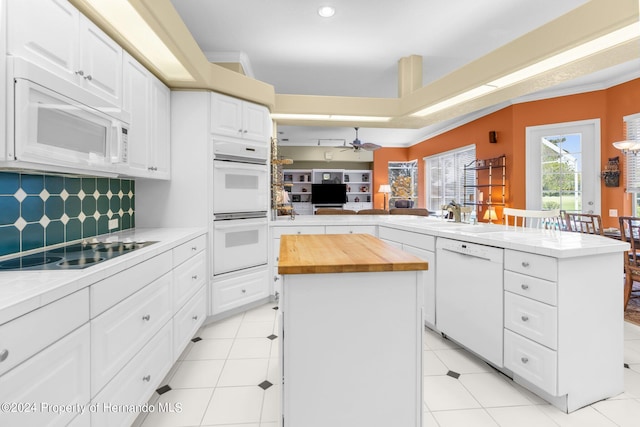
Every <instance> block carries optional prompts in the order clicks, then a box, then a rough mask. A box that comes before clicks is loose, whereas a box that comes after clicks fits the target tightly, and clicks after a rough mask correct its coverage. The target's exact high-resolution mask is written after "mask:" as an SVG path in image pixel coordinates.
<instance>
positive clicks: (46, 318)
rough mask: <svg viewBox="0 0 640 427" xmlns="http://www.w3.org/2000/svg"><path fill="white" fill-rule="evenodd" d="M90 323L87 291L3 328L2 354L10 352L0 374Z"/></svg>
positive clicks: (50, 305) (9, 323)
mask: <svg viewBox="0 0 640 427" xmlns="http://www.w3.org/2000/svg"><path fill="white" fill-rule="evenodd" d="M88 321H89V290H88V289H83V290H81V291H78V292H75V293H73V294H71V295H68V296H66V297H64V298H62V299H60V300H58V301H54V302H52V303H51V304H47V305H45V306H44V307H41V308H39V309H37V310H34V311H32V312H30V313H27V314H25V315H24V316H21V317H18V318H17V319H14V320H12V321H10V322H8V323H5V324H4V325H2V326H0V351H2V352H4V351H6V352H7V353H6V359H4V360H3V361H0V374H3V373H4V372H7V371H8V370H9V369H11V368H13V367H14V366H16V365H18V364H19V363H21V362H23V361H24V360H26V359H28V358H29V357H31V356H33V355H34V354H36V353H37V352H38V351H40V350H42V349H43V348H45V347H46V346H48V345H50V344H52V343H54V342H56V341H57V340H59V339H60V338H62V337H63V336H65V335H66V334H68V333H69V332H71V331H73V330H74V329H76V328H77V327H78V326H80V325H82V324H83V323H87V322H88ZM27 334H28V337H26V336H25V335H27Z"/></svg>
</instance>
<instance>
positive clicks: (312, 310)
mask: <svg viewBox="0 0 640 427" xmlns="http://www.w3.org/2000/svg"><path fill="white" fill-rule="evenodd" d="M420 274H422V272H421V271H399V272H393V271H392V272H367V273H330V274H293V275H288V274H287V275H284V276H283V292H282V299H281V300H280V303H279V304H280V335H281V337H282V340H281V341H280V342H281V349H280V354H281V368H282V369H283V371H282V373H283V385H282V393H283V394H282V406H283V407H282V414H283V424H282V425H284V426H304V427H327V426H331V427H354V426H367V427H389V426H403V427H421V426H422V410H423V409H422V348H423V344H422V340H423V331H422V330H423V326H422V325H423V324H424V322H423V318H422V301H424V298H423V285H422V281H421V280H420V278H419V276H420Z"/></svg>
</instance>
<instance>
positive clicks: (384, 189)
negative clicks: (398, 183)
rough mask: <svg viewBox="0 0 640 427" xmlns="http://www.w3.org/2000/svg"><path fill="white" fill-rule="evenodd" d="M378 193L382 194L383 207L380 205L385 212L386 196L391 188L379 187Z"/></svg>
mask: <svg viewBox="0 0 640 427" xmlns="http://www.w3.org/2000/svg"><path fill="white" fill-rule="evenodd" d="M378 193H382V194H383V195H384V205H382V209H384V210H387V194H389V193H391V186H390V185H389V184H382V185H380V188H378Z"/></svg>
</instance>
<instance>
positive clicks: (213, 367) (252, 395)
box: [135, 303, 640, 427]
mask: <svg viewBox="0 0 640 427" xmlns="http://www.w3.org/2000/svg"><path fill="white" fill-rule="evenodd" d="M274 306H275V304H274V303H270V304H265V305H263V306H260V307H257V308H255V309H251V310H249V311H247V312H245V313H242V314H239V315H236V316H234V317H231V318H229V319H226V320H223V321H220V322H217V323H213V324H210V325H207V326H204V327H203V328H201V330H200V331H199V332H198V334H197V335H196V337H199V338H201V340H200V341H197V342H195V343H190V344H189V346H188V347H187V349H186V350H185V351H184V352H183V354H182V355H181V357H180V359H179V360H178V362H177V363H176V364H175V366H174V367H173V369H172V370H171V372H170V373H169V375H167V378H166V379H165V384H168V385H169V386H170V387H171V390H170V391H168V392H166V393H163V394H162V395H158V394H155V395H154V398H153V399H152V401H151V403H156V402H158V401H159V402H164V403H171V404H173V407H174V408H177V407H178V406H176V405H177V404H179V405H181V411H180V412H178V411H176V412H173V413H162V414H161V413H158V412H154V413H150V414H146V415H141V416H140V417H138V419H137V420H136V422H135V425H137V426H141V427H195V426H216V427H276V426H277V425H278V423H277V420H278V417H279V410H280V398H279V394H280V388H279V385H278V381H277V377H278V365H277V363H278V359H277V357H278V338H277V337H276V338H274V336H273V335H277V334H278V331H277V324H276V310H274V309H273V307H274ZM624 328H625V329H624V332H625V334H624V335H625V343H624V346H625V363H627V364H628V365H629V369H625V392H624V393H623V394H621V395H619V396H616V397H614V398H612V399H609V400H606V401H602V402H598V403H595V404H593V405H591V406H589V407H586V408H583V409H580V410H578V411H575V412H573V413H571V414H565V413H563V412H561V411H559V410H558V409H556V408H554V407H553V406H551V405H549V404H547V403H546V402H545V401H543V400H542V399H540V398H538V397H537V396H535V395H533V394H532V393H530V392H529V391H527V390H525V389H524V388H522V387H520V386H519V385H517V384H515V383H514V382H512V381H511V380H509V379H508V378H507V377H505V376H504V375H501V374H499V373H497V372H496V371H495V370H494V369H492V368H491V367H489V365H487V364H486V363H484V362H483V361H481V360H480V359H478V358H476V357H475V356H473V355H471V354H469V353H467V352H466V351H465V350H462V349H461V348H459V347H458V346H457V345H455V344H454V343H452V342H451V341H448V340H445V339H443V338H442V337H441V336H440V335H439V334H437V333H435V332H433V331H430V330H426V331H425V334H424V342H425V349H424V411H425V412H424V427H527V426H532V427H547V426H554V427H558V426H560V427H613V426H623V427H627V426H629V427H631V426H634V427H637V426H640V327H638V326H635V325H633V324H630V323H626V322H625V325H624ZM603 351H606V350H605V349H603ZM449 371H453V372H456V373H459V374H460V376H459V378H457V379H456V378H453V377H451V376H449V375H447V373H448V372H449ZM264 381H268V382H269V383H270V384H273V385H270V384H269V383H264ZM260 384H262V387H260V386H259V385H260ZM156 406H157V405H156ZM295 427H304V426H295ZM354 427H361V426H354ZM363 427H364V426H363ZM393 427H402V426H393Z"/></svg>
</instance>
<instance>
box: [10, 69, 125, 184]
mask: <svg viewBox="0 0 640 427" xmlns="http://www.w3.org/2000/svg"><path fill="white" fill-rule="evenodd" d="M14 62H15V73H14V75H13V87H12V88H11V92H12V95H13V105H11V106H10V108H9V110H13V111H12V112H13V120H12V121H11V122H12V123H11V127H12V130H13V132H12V133H10V136H11V135H12V136H13V141H11V138H9V140H8V141H7V160H9V161H16V162H17V163H19V165H23V164H36V165H43V169H45V170H46V169H48V168H47V166H58V167H59V168H61V169H60V170H61V171H65V169H64V168H70V171H71V172H73V171H76V170H80V171H91V172H98V173H100V172H102V173H115V172H116V171H117V169H118V165H121V164H126V163H127V162H128V158H127V156H128V131H129V125H128V124H127V122H125V121H124V120H122V116H123V113H122V111H121V110H120V109H119V108H118V107H116V106H110V105H108V103H106V102H105V101H104V100H100V99H97V98H94V97H93V96H92V95H90V94H87V93H86V91H84V90H83V89H81V88H76V87H74V86H72V85H70V84H69V82H66V81H64V80H62V79H60V78H59V77H57V76H53V75H51V74H49V73H47V72H46V71H44V70H42V69H39V68H38V67H36V66H35V65H32V64H29V63H27V62H26V61H23V60H20V59H19V58H16V59H15V60H14ZM74 95H75V96H74ZM79 99H81V100H79ZM86 102H89V103H86ZM10 117H11V116H10ZM11 142H13V145H12V144H11Z"/></svg>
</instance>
